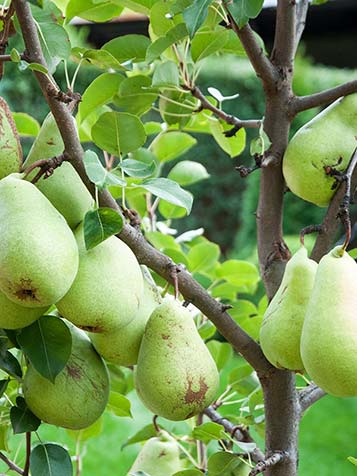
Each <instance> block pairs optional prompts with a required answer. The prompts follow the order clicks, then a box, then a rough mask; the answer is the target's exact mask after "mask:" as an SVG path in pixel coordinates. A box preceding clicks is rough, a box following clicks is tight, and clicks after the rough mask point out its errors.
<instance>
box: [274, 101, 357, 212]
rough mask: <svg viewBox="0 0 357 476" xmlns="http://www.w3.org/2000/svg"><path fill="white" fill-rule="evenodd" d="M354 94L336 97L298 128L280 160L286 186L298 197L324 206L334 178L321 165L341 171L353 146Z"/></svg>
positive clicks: (356, 125)
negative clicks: (331, 102)
mask: <svg viewBox="0 0 357 476" xmlns="http://www.w3.org/2000/svg"><path fill="white" fill-rule="evenodd" d="M356 129H357V94H351V95H350V96H346V97H343V98H340V99H337V101H335V102H334V103H333V104H331V105H330V106H329V107H327V108H326V109H324V110H323V111H322V112H321V113H320V114H318V115H317V116H316V117H314V118H313V119H312V120H311V121H310V122H308V123H307V124H305V125H304V126H303V127H302V128H301V129H299V130H298V131H297V132H296V134H295V135H294V137H293V138H292V140H291V141H290V143H289V145H288V147H287V149H286V152H285V155H284V159H283V174H284V178H285V181H286V184H287V186H288V187H289V188H290V190H291V191H292V192H293V193H294V194H295V195H297V196H298V197H300V198H303V199H304V200H307V201H308V202H311V203H314V204H315V205H318V206H320V207H326V206H328V204H329V203H330V201H331V198H332V197H333V195H334V193H335V190H333V189H332V187H333V185H334V183H335V179H334V178H333V177H331V176H329V175H327V174H326V171H325V168H324V167H326V166H327V167H332V168H334V169H336V170H338V171H344V170H345V169H346V168H347V166H348V163H349V161H350V159H351V155H352V153H353V151H354V149H355V148H356V146H357V141H356Z"/></svg>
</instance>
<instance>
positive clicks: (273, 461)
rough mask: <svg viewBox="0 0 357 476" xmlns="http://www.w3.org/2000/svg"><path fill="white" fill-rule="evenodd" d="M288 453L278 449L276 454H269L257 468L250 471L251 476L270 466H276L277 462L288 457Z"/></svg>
mask: <svg viewBox="0 0 357 476" xmlns="http://www.w3.org/2000/svg"><path fill="white" fill-rule="evenodd" d="M286 456H287V455H286V454H285V453H284V451H276V452H275V453H274V454H272V455H271V456H269V458H267V459H266V460H265V461H260V462H259V463H258V464H257V465H256V467H255V468H253V469H252V471H251V472H250V473H249V476H256V475H257V474H259V473H263V472H264V471H266V470H267V469H268V468H271V467H272V466H275V465H276V464H278V463H280V461H282V460H283V459H284V458H286Z"/></svg>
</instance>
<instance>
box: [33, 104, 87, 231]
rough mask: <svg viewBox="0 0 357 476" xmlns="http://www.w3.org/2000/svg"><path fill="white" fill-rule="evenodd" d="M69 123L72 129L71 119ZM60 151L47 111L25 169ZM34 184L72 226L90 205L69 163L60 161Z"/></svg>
mask: <svg viewBox="0 0 357 476" xmlns="http://www.w3.org/2000/svg"><path fill="white" fill-rule="evenodd" d="M72 123H73V127H74V128H75V127H76V121H75V119H74V118H72ZM63 151H64V144H63V140H62V137H61V134H60V132H59V130H58V127H57V124H56V121H55V119H54V117H53V115H52V114H51V113H49V114H48V115H47V117H46V118H45V120H44V122H43V124H42V126H41V129H40V132H39V134H38V136H37V137H36V139H35V141H34V143H33V145H32V147H31V150H30V152H29V154H28V156H27V158H26V161H25V163H24V169H26V168H27V167H29V166H30V165H32V164H33V163H34V162H36V161H37V160H40V159H50V158H52V157H56V156H59V155H61V154H62V153H63ZM37 172H38V169H36V170H35V171H34V172H33V173H31V174H30V175H29V177H28V179H29V180H31V179H32V178H33V177H34V176H35V175H36V173H37ZM36 186H37V187H38V188H39V190H41V192H42V193H43V194H44V195H45V196H46V197H47V198H48V199H49V201H50V202H51V203H52V204H53V205H54V206H55V207H56V208H57V210H58V211H59V212H60V213H61V214H62V215H63V216H64V218H65V219H66V220H67V223H68V225H69V226H70V227H71V228H72V229H74V228H76V226H77V225H79V223H80V222H81V221H83V219H84V215H85V214H86V213H87V211H89V210H91V208H92V205H93V199H92V197H91V194H90V193H89V192H88V190H87V189H86V187H85V185H84V184H83V182H82V180H81V178H80V176H79V175H78V174H77V172H76V171H75V169H74V168H73V167H72V165H71V164H70V163H69V162H63V163H62V165H61V166H60V167H58V168H57V169H56V170H55V171H54V173H53V174H52V175H51V176H50V177H48V178H46V179H45V178H44V177H41V178H40V180H39V181H38V182H37V183H36Z"/></svg>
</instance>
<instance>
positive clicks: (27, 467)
mask: <svg viewBox="0 0 357 476" xmlns="http://www.w3.org/2000/svg"><path fill="white" fill-rule="evenodd" d="M30 457H31V432H30V431H28V432H27V433H26V462H25V467H24V472H23V476H28V475H29V472H30Z"/></svg>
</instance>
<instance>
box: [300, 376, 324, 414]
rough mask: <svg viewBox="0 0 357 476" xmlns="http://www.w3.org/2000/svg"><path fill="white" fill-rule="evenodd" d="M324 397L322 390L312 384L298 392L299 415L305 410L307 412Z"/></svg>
mask: <svg viewBox="0 0 357 476" xmlns="http://www.w3.org/2000/svg"><path fill="white" fill-rule="evenodd" d="M325 395H326V392H324V390H322V388H320V387H318V386H317V385H315V384H314V383H313V384H311V385H309V386H308V387H306V388H304V389H303V390H300V392H299V400H300V411H301V415H302V414H303V413H304V411H305V410H307V409H308V408H309V407H310V406H311V405H313V404H314V403H315V402H317V401H318V400H320V398H322V397H324V396H325Z"/></svg>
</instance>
